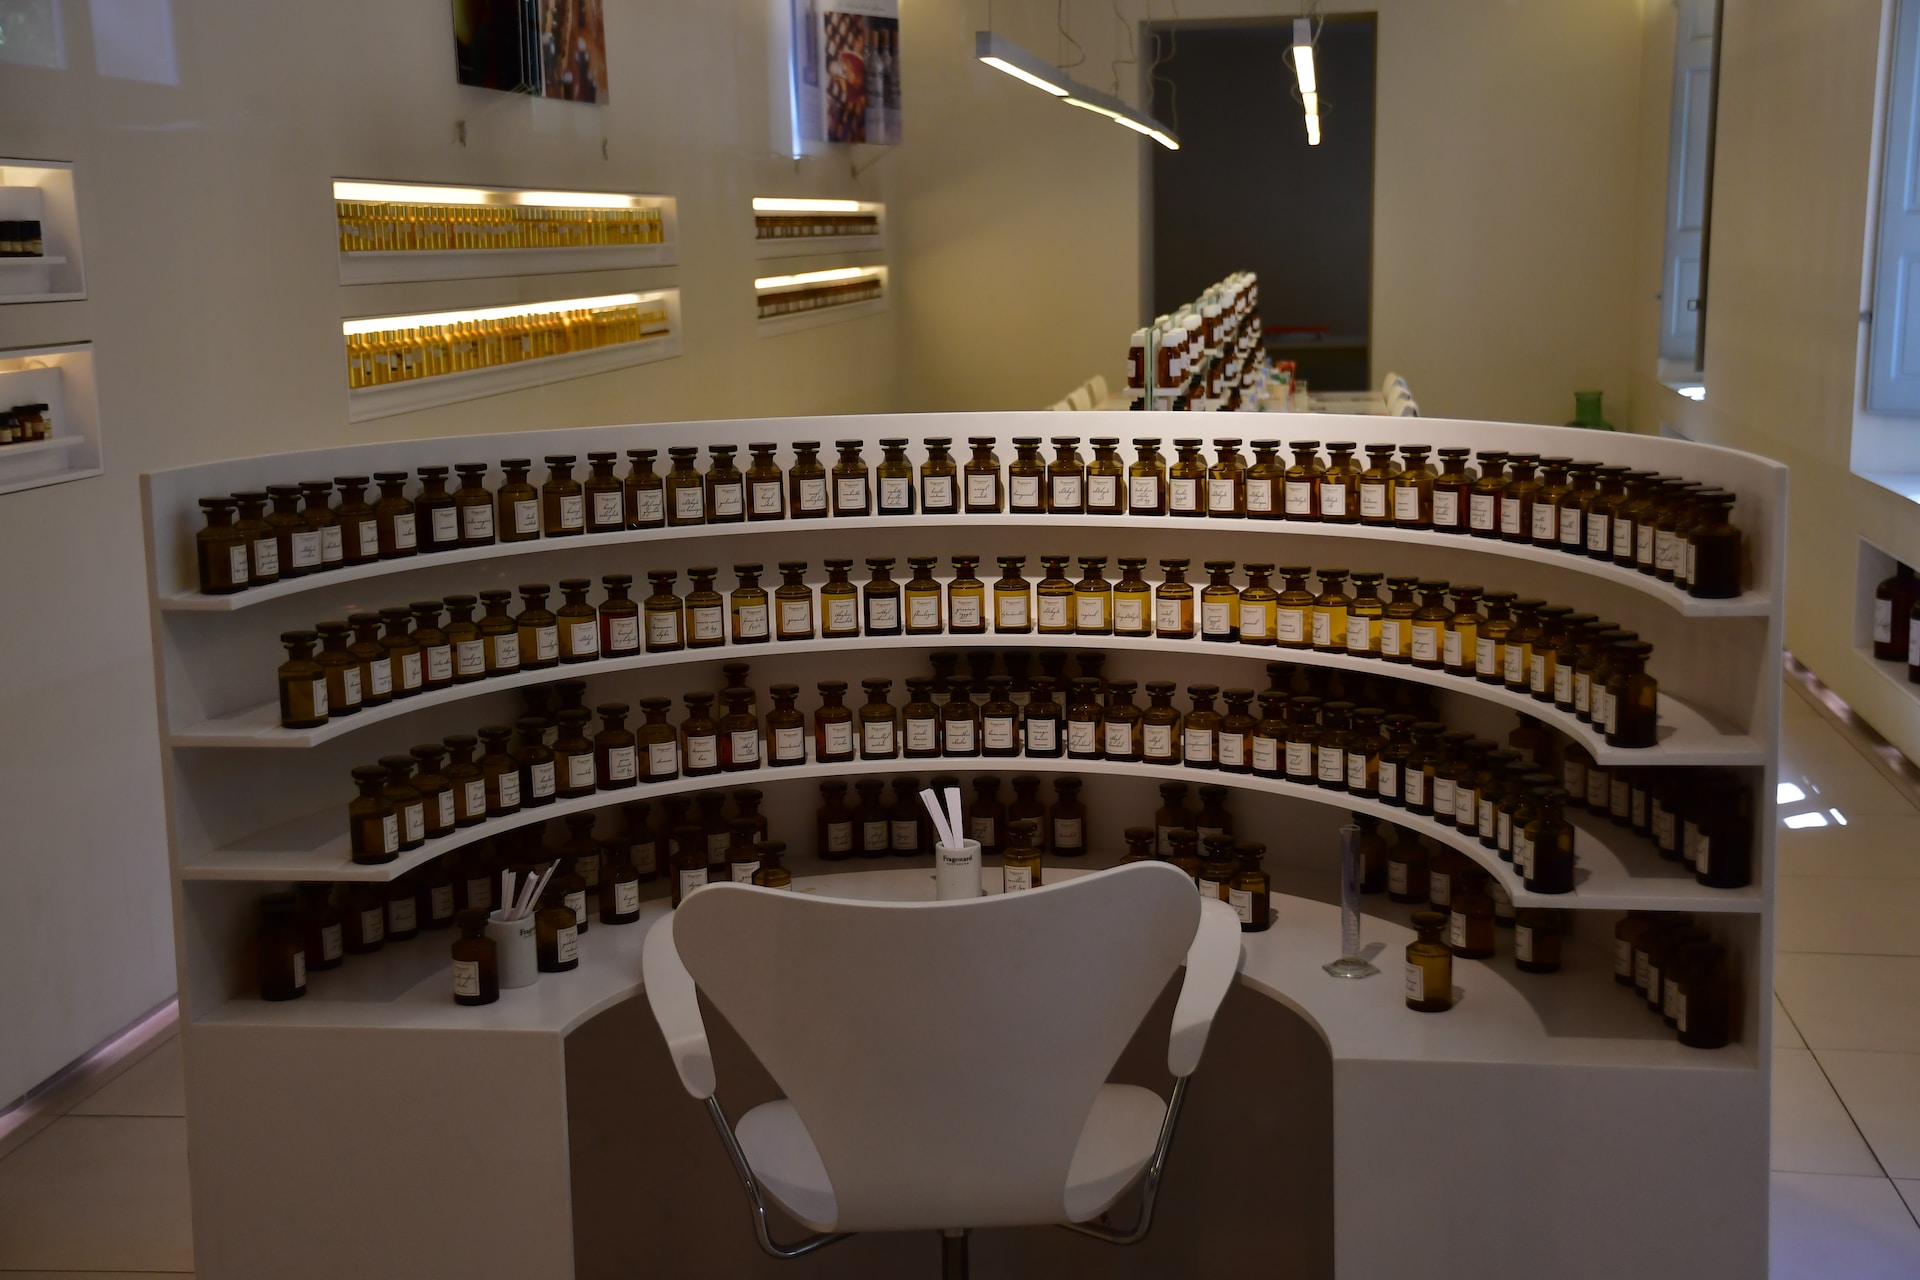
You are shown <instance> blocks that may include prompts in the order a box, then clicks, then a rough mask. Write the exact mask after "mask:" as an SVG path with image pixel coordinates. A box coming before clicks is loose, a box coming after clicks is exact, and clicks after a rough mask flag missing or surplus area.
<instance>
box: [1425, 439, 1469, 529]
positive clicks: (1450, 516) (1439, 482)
mask: <svg viewBox="0 0 1920 1280" xmlns="http://www.w3.org/2000/svg"><path fill="white" fill-rule="evenodd" d="M1471 453H1472V450H1470V449H1461V448H1447V449H1441V450H1439V458H1440V473H1439V474H1438V475H1436V476H1435V477H1434V478H1433V528H1434V529H1435V530H1436V531H1438V532H1440V533H1465V532H1467V513H1468V511H1469V510H1470V508H1471V506H1472V503H1471V500H1470V494H1471V492H1472V489H1473V481H1474V476H1473V472H1472V471H1471V470H1469V469H1468V467H1467V458H1468V456H1469V455H1470V454H1471Z"/></svg>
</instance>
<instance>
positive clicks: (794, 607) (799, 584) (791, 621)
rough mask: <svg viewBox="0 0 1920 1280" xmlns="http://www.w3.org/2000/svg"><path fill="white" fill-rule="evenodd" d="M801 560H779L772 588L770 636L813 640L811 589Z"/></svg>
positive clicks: (805, 568)
mask: <svg viewBox="0 0 1920 1280" xmlns="http://www.w3.org/2000/svg"><path fill="white" fill-rule="evenodd" d="M806 572H807V562H806V561H805V560H782V561H781V562H780V577H781V583H780V585H779V586H778V587H776V588H774V592H773V603H774V608H775V610H776V613H775V629H774V635H775V636H776V637H777V638H778V639H781V640H811V639H813V635H814V629H813V588H812V587H810V586H808V585H807V582H806V576H805V575H806Z"/></svg>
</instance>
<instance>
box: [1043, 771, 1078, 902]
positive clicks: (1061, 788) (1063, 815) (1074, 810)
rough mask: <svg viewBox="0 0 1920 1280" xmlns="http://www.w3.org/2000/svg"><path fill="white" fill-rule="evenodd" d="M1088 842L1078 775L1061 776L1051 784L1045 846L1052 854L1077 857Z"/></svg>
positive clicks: (1062, 856)
mask: <svg viewBox="0 0 1920 1280" xmlns="http://www.w3.org/2000/svg"><path fill="white" fill-rule="evenodd" d="M1088 843H1089V839H1088V831H1087V806H1086V803H1085V802H1084V801H1082V800H1081V799H1080V779H1078V778H1073V777H1067V778H1061V779H1060V780H1058V781H1057V782H1055V783H1054V784H1053V807H1052V808H1051V809H1049V810H1048V811H1047V847H1048V849H1050V850H1051V851H1052V852H1053V854H1054V856H1055V857H1060V858H1078V857H1081V856H1082V855H1084V854H1085V853H1086V851H1087V846H1088ZM1036 887H1037V886H1036Z"/></svg>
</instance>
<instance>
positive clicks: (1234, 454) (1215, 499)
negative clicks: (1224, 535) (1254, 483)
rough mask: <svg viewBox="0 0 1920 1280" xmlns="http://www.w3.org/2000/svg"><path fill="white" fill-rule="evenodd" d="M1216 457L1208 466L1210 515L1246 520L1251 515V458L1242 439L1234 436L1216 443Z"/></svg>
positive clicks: (1208, 508)
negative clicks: (1246, 455)
mask: <svg viewBox="0 0 1920 1280" xmlns="http://www.w3.org/2000/svg"><path fill="white" fill-rule="evenodd" d="M1213 448H1214V452H1215V456H1216V461H1215V462H1214V464H1213V465H1212V466H1210V467H1208V468H1207V515H1208V516H1209V517H1211V518H1213V519H1216V520H1244V519H1245V518H1246V515H1247V461H1246V459H1245V458H1242V457H1241V456H1240V442H1239V441H1238V440H1236V439H1233V438H1231V437H1228V438H1222V439H1216V440H1215V441H1214V442H1213Z"/></svg>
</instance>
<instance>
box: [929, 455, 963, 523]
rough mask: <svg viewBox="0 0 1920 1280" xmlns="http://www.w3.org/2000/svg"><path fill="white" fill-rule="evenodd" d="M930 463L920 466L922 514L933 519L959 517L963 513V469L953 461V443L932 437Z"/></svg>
mask: <svg viewBox="0 0 1920 1280" xmlns="http://www.w3.org/2000/svg"><path fill="white" fill-rule="evenodd" d="M923 443H925V445H926V446H927V459H926V461H925V462H922V463H921V464H920V511H921V514H923V515H929V516H950V515H956V514H958V513H959V510H960V497H959V491H958V487H957V486H958V479H957V477H958V475H959V467H958V466H957V465H956V464H955V462H954V460H953V453H952V449H953V440H952V439H951V438H950V437H947V436H929V437H928V438H927V439H926V440H925V441H924V442H923Z"/></svg>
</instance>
